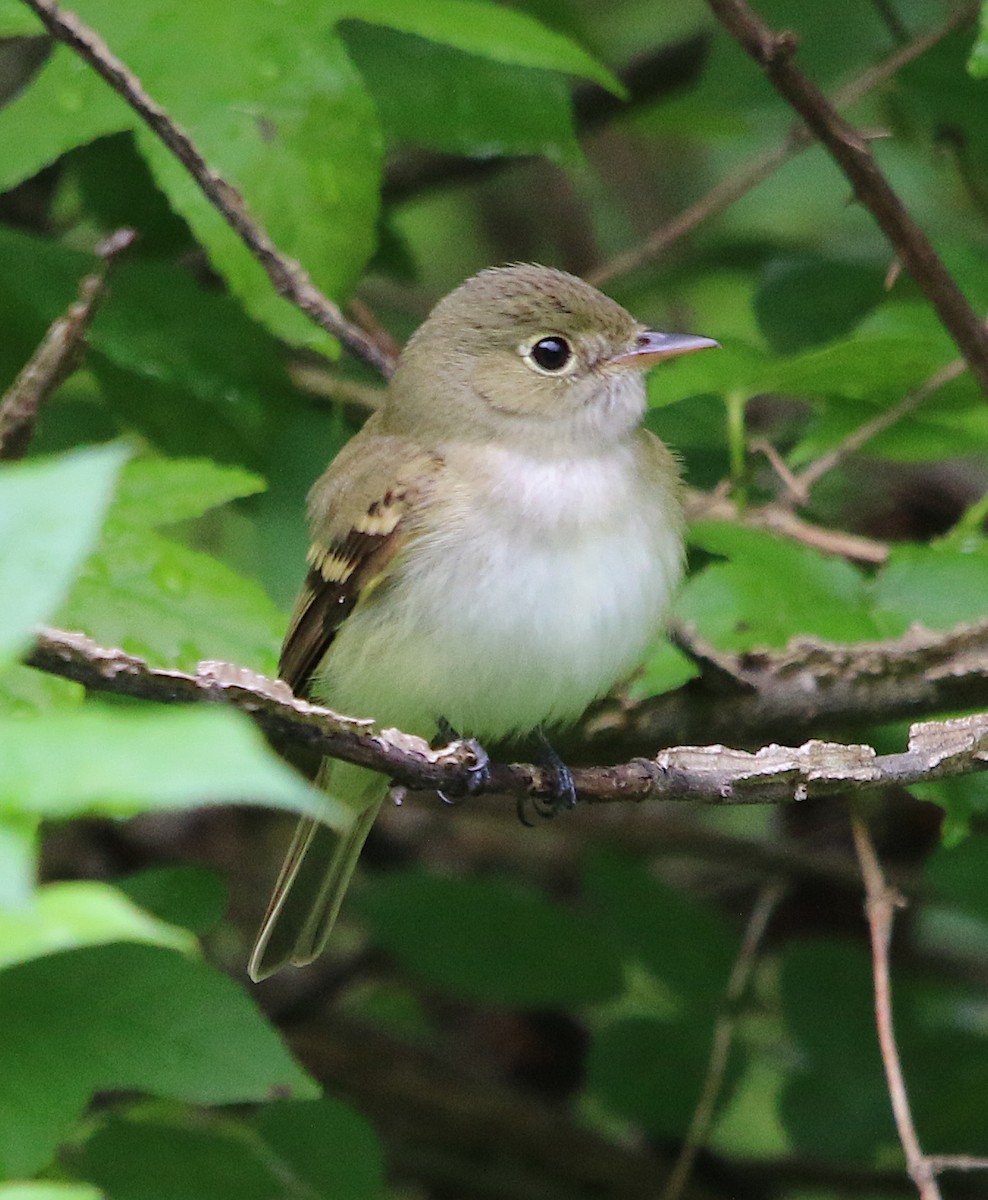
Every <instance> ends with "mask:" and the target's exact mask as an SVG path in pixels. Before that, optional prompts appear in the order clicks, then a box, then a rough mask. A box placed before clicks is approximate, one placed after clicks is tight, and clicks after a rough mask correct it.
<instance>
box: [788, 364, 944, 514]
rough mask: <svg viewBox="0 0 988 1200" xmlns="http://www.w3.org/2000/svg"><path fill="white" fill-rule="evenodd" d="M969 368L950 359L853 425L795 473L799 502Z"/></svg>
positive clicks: (796, 493) (804, 499) (803, 501)
mask: <svg viewBox="0 0 988 1200" xmlns="http://www.w3.org/2000/svg"><path fill="white" fill-rule="evenodd" d="M966 370H967V363H966V362H965V361H964V360H963V359H962V358H957V359H954V361H953V362H950V363H947V365H946V366H945V367H941V368H940V370H939V371H937V372H936V373H935V374H933V375H931V376H930V378H929V379H927V380H926V381H925V382H924V383H921V384H920V385H919V387H917V388H913V390H912V391H911V392H907V393H906V394H905V396H903V397H902V399H901V400H900V401H899V402H898V403H897V404H893V405H892V407H891V408H889V409H886V411H885V412H882V413H879V414H878V415H877V416H876V417H873V418H872V419H871V420H870V421H865V422H864V424H863V425H859V426H858V427H857V429H852V430H851V432H850V433H849V434H848V435H847V437H845V438H842V439H841V441H840V442H838V443H837V445H836V446H834V448H833V449H832V450H828V451H827V453H826V454H822V455H821V456H820V457H819V458H818V459H816V460H815V461H814V462H811V463H810V465H809V466H808V467H804V468H803V470H802V471H800V472H799V474H798V475H797V476H796V477H795V480H794V483H795V485H796V487H795V493H794V494H795V495H796V498H797V499H798V500H799V502H800V503H801V504H805V503H806V498H807V496H808V495H809V493H810V491H811V490H812V489H813V487H814V486H815V485H816V484H817V483H818V482H819V481H820V480H821V479H822V478H823V476H824V475H826V474H827V473H828V472H829V471H832V470H833V469H834V467H836V466H838V465H839V464H840V463H842V462H843V461H844V459H845V458H847V457H848V456H849V455H851V454H856V453H857V452H858V451H859V450H860V449H861V447H862V446H864V445H866V444H867V443H868V442H870V441H871V439H872V438H875V437H878V435H879V434H880V433H884V432H885V430H886V429H891V428H892V426H893V425H896V424H898V422H899V421H901V420H903V419H904V418H905V417H907V416H909V414H910V413H911V412H915V410H916V409H917V408H919V406H920V405H921V404H923V403H925V401H927V400H929V398H930V397H931V396H932V395H934V394H935V393H936V392H938V391H939V390H940V388H942V387H944V386H946V384H948V383H951V382H952V381H953V380H955V379H959V378H960V376H961V375H963V374H964V372H965V371H966Z"/></svg>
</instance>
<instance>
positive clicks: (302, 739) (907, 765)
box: [26, 630, 988, 804]
mask: <svg viewBox="0 0 988 1200" xmlns="http://www.w3.org/2000/svg"><path fill="white" fill-rule="evenodd" d="M26 661H27V662H28V663H29V664H30V665H31V666H35V667H38V668H40V669H41V670H45V671H48V672H50V673H52V674H56V675H62V676H64V677H65V678H68V679H74V680H75V681H76V682H78V683H81V684H83V685H84V686H85V687H87V688H89V689H90V690H93V691H105V692H115V693H120V694H124V695H128V696H134V697H139V698H142V699H146V700H157V701H161V702H171V703H190V702H195V701H199V702H201V701H204V700H213V701H216V700H219V701H223V702H225V703H227V704H230V705H231V706H232V707H234V708H238V709H240V710H241V711H243V712H247V713H249V714H250V715H251V716H252V717H253V718H254V719H255V720H256V721H257V723H258V724H259V725H260V726H261V728H262V729H264V731H265V732H266V733H267V734H268V735H269V736H270V737H271V738H272V739H273V740H275V741H276V742H279V741H280V742H284V743H286V744H294V745H299V746H306V747H308V748H309V749H310V750H312V751H315V752H318V753H319V754H322V755H328V756H329V757H332V758H340V759H342V760H343V761H345V762H351V763H356V764H357V765H358V766H364V767H370V768H371V769H373V770H376V771H380V772H382V773H383V774H386V775H387V776H388V777H389V778H390V779H392V780H393V781H394V782H396V783H398V784H402V785H404V786H405V787H408V788H410V789H413V790H414V789H417V790H423V789H427V790H433V789H437V788H438V789H440V790H441V791H443V792H445V793H446V794H447V795H463V794H466V793H471V794H479V793H481V792H493V793H496V794H499V795H510V796H514V797H519V796H539V797H546V796H548V797H551V796H553V795H555V794H556V782H555V774H554V772H553V771H551V770H546V769H544V768H542V767H535V766H531V765H529V764H525V763H514V764H503V763H492V764H491V765H490V766H489V767H488V768H486V770H485V771H484V772H483V773H481V772H479V771H478V768H477V759H476V748H475V746H474V745H473V744H472V743H470V742H459V741H455V742H452V743H450V745H448V746H444V747H442V748H440V749H438V750H434V749H432V748H430V746H429V745H428V744H427V743H426V742H424V741H423V740H422V739H421V738H417V737H412V736H410V735H408V734H404V733H401V732H400V731H398V730H377V729H375V728H374V726H373V723H372V722H370V721H366V720H361V719H357V718H353V717H346V716H341V715H340V714H339V713H334V712H332V711H331V710H329V709H326V708H321V707H319V706H318V705H314V704H309V703H308V702H307V701H304V700H300V699H298V698H297V697H295V696H293V695H292V694H291V692H290V691H289V689H288V687H287V686H286V685H285V684H284V683H282V682H281V681H273V680H270V679H265V678H264V677H263V676H260V675H257V674H256V673H254V672H252V671H248V670H246V669H244V668H242V667H235V666H232V665H231V664H229V663H201V664H200V666H199V670H198V671H197V672H196V674H194V675H192V674H189V673H187V672H184V671H173V670H161V669H156V668H152V667H149V666H148V664H147V663H146V662H145V661H144V660H143V659H141V658H137V657H135V656H133V655H129V654H125V653H124V652H123V651H122V650H115V649H108V648H106V647H103V646H99V645H97V644H96V643H95V642H93V641H91V640H90V639H89V638H86V637H84V636H83V635H82V634H69V633H65V632H63V631H60V630H46V631H44V632H42V633H41V634H40V635H39V637H38V641H37V643H36V645H35V647H34V649H33V651H32V652H31V653H30V654H29V655H28V656H27V659H26ZM805 683H806V680H805V679H804V680H803V685H804V686H805ZM985 770H988V713H980V714H977V715H974V716H970V717H957V718H953V719H951V720H946V721H928V722H920V723H918V724H915V725H913V726H912V727H911V728H910V731H909V744H908V747H907V749H905V750H903V751H901V752H899V753H897V754H878V753H877V752H876V751H875V750H874V748H873V747H871V746H868V745H843V744H841V743H838V742H822V741H813V740H811V741H808V742H806V743H805V744H804V745H802V746H797V747H793V746H779V745H775V744H774V743H773V744H772V745H769V746H764V747H763V748H762V749H760V750H758V751H757V752H756V753H754V754H752V753H749V752H747V751H744V750H732V749H729V748H727V747H725V746H720V745H715V746H677V747H673V748H672V749H668V750H662V751H661V752H660V753H659V754H657V755H655V757H654V758H636V759H633V760H632V761H631V762H626V763H621V764H619V765H617V766H613V767H575V768H574V769H573V771H572V775H573V782H574V784H575V786H576V790H577V793H578V794H579V796H580V797H581V798H582V799H583V800H585V801H587V802H589V803H598V804H599V803H614V802H623V801H629V800H635V801H638V800H659V799H662V800H680V801H689V802H693V803H706V804H781V803H791V802H792V801H798V800H803V799H805V798H807V797H809V796H824V795H834V794H837V793H845V792H847V791H856V790H860V789H863V788H874V787H881V786H887V785H891V784H898V785H901V786H907V785H909V784H913V783H918V782H921V781H923V782H925V781H929V780H932V779H941V778H945V777H947V776H953V775H966V774H970V773H972V772H976V771H985Z"/></svg>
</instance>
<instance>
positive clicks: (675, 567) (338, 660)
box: [325, 445, 682, 738]
mask: <svg viewBox="0 0 988 1200" xmlns="http://www.w3.org/2000/svg"><path fill="white" fill-rule="evenodd" d="M636 454H637V449H636V447H635V446H633V445H629V446H624V447H620V448H618V449H616V450H615V451H614V452H612V453H610V454H608V455H607V456H599V457H593V458H583V459H577V460H567V461H550V462H544V461H535V460H532V459H528V458H525V459H524V460H522V459H521V458H520V457H519V456H518V454H517V452H513V451H498V452H497V453H496V454H495V453H491V454H488V455H485V458H484V463H483V468H482V470H480V473H479V474H478V468H477V465H476V463H475V462H472V461H471V462H468V463H464V464H463V465H462V470H463V471H467V470H469V471H471V472H472V473H473V474H472V476H471V478H470V485H469V487H468V488H461V489H459V491H458V492H456V493H454V495H453V496H452V498H451V500H450V503H449V505H448V509H447V510H446V511H445V512H444V513H443V515H442V519H441V520H439V521H437V528H438V532H435V533H432V534H428V535H426V536H425V537H423V538H422V539H420V540H419V541H417V542H416V543H415V545H414V546H413V548H412V551H411V552H410V553H409V555H408V558H407V562H406V564H405V566H404V568H403V570H402V571H401V572H400V573H399V574H398V575H397V577H396V578H395V580H394V582H393V583H392V584H391V585H385V586H388V594H387V595H386V596H382V597H381V598H380V601H379V602H378V603H376V604H371V605H368V606H367V607H366V609H365V610H363V611H361V609H358V610H357V611H355V612H354V613H353V614H352V616H351V617H350V618H349V619H348V620H347V621H346V622H345V623H344V626H343V629H342V630H341V631H340V633H339V635H338V637H337V640H336V643H334V646H333V650H332V652H331V654H330V656H329V659H330V661H329V662H328V663H327V668H328V670H327V674H326V678H325V685H326V692H327V699H328V700H329V701H330V702H331V703H334V704H335V705H336V706H337V707H339V708H341V709H343V710H344V711H347V712H353V713H354V714H356V715H371V716H374V717H375V718H376V719H377V720H378V722H379V723H383V724H396V725H399V726H402V727H404V728H407V729H410V730H412V731H415V730H423V731H425V730H427V729H429V728H431V725H432V722H433V721H434V719H435V718H436V717H438V716H443V717H445V718H446V719H447V720H448V721H449V722H450V723H451V724H452V725H453V727H454V728H456V729H458V730H460V731H461V732H463V733H469V734H472V735H475V736H477V737H480V738H485V737H486V738H497V737H501V736H504V735H506V734H508V733H510V732H514V731H526V730H530V729H532V728H534V727H535V726H536V725H539V724H547V725H551V724H553V723H556V722H561V721H566V720H571V719H574V718H576V717H577V716H579V714H580V713H581V712H582V711H583V710H584V709H585V708H586V706H587V705H588V704H589V703H590V701H591V700H593V699H594V698H595V697H597V696H599V695H602V694H603V693H604V692H605V691H606V690H607V689H608V688H609V687H610V686H611V685H612V684H613V683H614V682H615V681H616V680H617V679H619V678H621V677H622V676H623V675H625V674H627V673H628V672H629V671H630V670H631V669H632V668H633V667H634V666H635V665H636V664H637V663H638V662H639V661H640V660H641V657H642V655H643V653H644V650H645V648H646V646H647V644H648V642H649V640H650V639H651V638H652V637H653V636H654V635H655V633H656V632H657V630H658V628H659V625H660V623H661V619H662V615H663V613H664V612H665V610H666V607H667V605H668V602H669V599H670V596H671V593H672V590H673V588H674V587H675V585H676V583H677V581H678V578H679V574H680V569H681V554H682V549H681V540H680V533H679V528H678V524H677V523H674V522H671V521H670V519H669V515H668V514H669V511H670V506H671V505H672V504H673V501H672V498H671V497H670V495H669V493H668V491H667V489H666V487H665V486H664V485H661V484H657V483H656V484H651V485H643V484H642V482H641V474H640V472H639V471H637V470H636V469H635V455H636ZM451 458H452V461H449V462H448V467H449V469H450V470H451V471H452V472H455V471H456V470H457V469H460V464H458V463H457V461H456V458H455V455H454V456H451ZM478 498H482V503H478Z"/></svg>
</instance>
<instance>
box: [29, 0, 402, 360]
mask: <svg viewBox="0 0 988 1200" xmlns="http://www.w3.org/2000/svg"><path fill="white" fill-rule="evenodd" d="M24 3H25V4H26V5H27V6H28V7H29V8H30V9H32V11H33V12H35V13H37V15H38V17H39V18H40V19H41V20H42V21H43V22H44V25H45V27H46V28H47V30H48V32H49V33H50V34H51V35H52V37H55V38H57V39H58V40H59V41H60V42H64V43H65V45H67V46H69V47H70V48H71V49H72V50H74V51H75V52H76V54H78V55H79V57H80V58H82V59H84V60H85V61H86V62H87V63H89V65H90V66H91V67H92V68H93V70H94V71H96V72H97V73H98V74H99V75H100V76H101V77H102V78H103V79H105V80H106V82H107V83H108V84H109V85H110V87H111V88H113V90H114V91H115V92H116V93H117V94H118V95H119V96H122V97H123V99H124V100H126V101H127V103H128V104H129V105H130V107H131V108H132V109H133V110H134V112H136V113H137V115H138V116H139V117H140V118H141V120H142V121H144V123H145V124H146V125H147V126H148V127H149V128H150V129H151V130H152V131H153V132H154V133H155V134H156V135H157V136H158V137H159V138H160V139H161V141H162V142H164V144H165V145H166V146H167V147H168V149H169V150H171V152H172V154H174V155H175V157H176V158H177V159H178V160H179V162H181V163H182V165H183V166H184V167H185V169H186V170H187V171H188V172H189V174H190V175H191V176H192V178H193V179H194V180H195V181H196V183H197V184H198V185H199V188H200V190H201V191H202V194H203V195H204V196H205V197H206V199H207V200H208V201H209V202H210V203H211V204H212V205H213V206H214V207H215V208H216V209H217V210H218V211H219V212H220V213H221V215H222V216H223V218H224V219H225V220H226V222H227V224H228V225H229V226H230V228H231V229H233V230H234V232H236V233H237V234H238V236H239V237H240V240H241V241H242V242H243V243H244V245H245V246H246V247H247V249H248V250H249V251H250V252H251V254H253V256H254V257H255V258H256V259H257V261H258V262H259V263H260V264H261V266H262V267H263V268H264V270H265V271H266V272H267V275H268V278H269V279H270V280H271V283H272V285H273V286H274V288H275V290H276V291H277V292H278V294H279V295H280V296H283V297H284V298H285V299H286V300H288V301H290V302H291V303H292V304H294V305H295V307H296V308H298V309H299V310H300V311H302V312H303V313H305V315H306V316H307V317H309V318H310V320H312V321H313V322H314V323H315V324H316V325H318V326H319V327H320V328H321V329H325V330H326V331H327V332H328V333H331V334H332V335H333V336H334V337H336V338H338V339H339V340H340V342H341V343H342V344H343V345H344V346H345V347H346V348H347V350H349V351H350V352H351V354H354V355H356V357H357V358H360V359H362V360H363V361H364V362H366V363H369V364H370V366H372V367H374V368H375V369H376V370H378V371H380V373H381V374H382V375H383V376H384V377H385V378H388V377H389V376H390V375H391V373H392V372H393V370H394V365H395V362H394V357H393V355H392V354H391V352H390V349H389V348H386V347H384V346H382V345H381V344H380V343H379V342H378V341H377V340H375V339H374V338H373V337H371V336H370V335H369V334H367V333H365V332H364V330H363V329H361V328H360V327H359V326H358V325H355V324H354V323H353V322H351V321H348V320H347V319H346V317H344V315H343V313H342V312H341V311H340V309H339V308H338V307H337V305H335V304H334V303H333V302H332V301H331V300H329V299H328V298H327V297H326V296H324V295H323V294H322V292H320V291H319V289H318V288H317V287H316V286H315V284H314V283H313V282H312V280H311V279H310V278H309V275H308V273H307V272H306V271H305V270H304V269H303V268H302V267H301V266H300V265H299V264H298V263H297V262H295V261H294V260H293V259H290V258H288V257H287V256H286V255H284V254H282V253H281V251H280V250H279V249H278V247H277V246H276V245H275V244H274V242H273V241H272V240H271V238H270V237H269V235H268V233H267V231H266V230H265V229H264V228H263V227H262V226H261V225H260V223H259V222H258V221H257V220H256V219H255V218H254V217H252V216H251V215H250V213H249V212H248V210H247V206H246V204H245V203H244V200H243V197H242V196H241V195H240V193H239V192H238V191H237V190H236V188H234V187H233V186H232V185H231V184H230V183H228V182H227V180H226V179H224V178H223V176H221V175H219V174H218V173H217V172H216V171H214V170H213V169H212V167H210V165H209V164H208V163H207V162H206V160H205V159H204V158H203V156H202V154H201V153H200V152H199V150H198V148H197V147H196V145H195V143H194V142H193V141H192V139H191V138H190V137H189V135H188V134H187V133H186V132H185V131H184V130H183V129H181V128H180V127H179V126H178V125H176V123H175V122H174V121H173V120H172V118H171V116H170V115H169V114H168V113H167V112H166V111H165V109H163V108H162V107H161V105H160V104H158V103H157V102H156V101H155V100H154V99H152V97H151V96H149V95H148V93H147V92H146V91H145V90H144V87H143V86H142V84H141V81H140V80H139V79H138V77H137V76H136V75H135V74H134V72H133V71H131V70H130V68H129V67H128V66H127V65H126V63H124V62H122V61H121V60H120V59H119V58H117V56H116V55H115V54H114V53H113V51H112V50H110V48H109V46H107V44H106V42H104V41H103V39H102V38H101V37H100V36H99V34H97V33H96V32H95V31H94V30H92V29H90V28H89V26H88V25H86V24H84V23H83V22H82V21H80V20H79V18H78V17H77V16H76V15H75V14H74V13H70V12H65V11H64V10H62V9H60V8H59V7H58V4H57V2H56V0H24Z"/></svg>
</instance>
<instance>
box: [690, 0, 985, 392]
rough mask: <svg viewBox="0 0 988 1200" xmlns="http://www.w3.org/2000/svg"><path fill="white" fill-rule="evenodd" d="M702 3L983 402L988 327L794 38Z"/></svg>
mask: <svg viewBox="0 0 988 1200" xmlns="http://www.w3.org/2000/svg"><path fill="white" fill-rule="evenodd" d="M707 2H708V4H709V7H710V9H711V11H712V12H713V14H714V15H715V16H716V17H717V19H718V20H719V21H720V22H721V24H722V25H723V26H724V27H725V29H727V30H728V32H729V33H731V34H732V35H733V36H734V37H735V38H736V39H737V41H738V43H739V44H740V45H741V46H742V47H743V48H744V50H745V51H746V52H747V53H748V54H749V55H750V57H751V58H752V59H753V60H754V61H755V62H756V63H757V64H758V66H760V67H761V68H762V70H763V71H764V72H765V75H766V76H767V78H768V80H769V82H770V83H771V84H772V85H773V87H775V89H776V91H778V92H779V94H780V95H781V96H783V98H784V99H786V100H787V101H788V102H789V103H790V104H791V105H792V107H793V108H794V109H795V110H796V112H797V113H799V115H800V116H801V117H802V118H803V120H804V121H805V122H806V124H807V126H808V127H809V128H810V130H811V131H812V132H813V134H814V135H815V137H816V138H817V140H818V141H819V142H820V144H821V145H822V146H823V147H824V149H825V150H827V152H828V153H829V154H830V156H831V157H832V158H833V160H834V161H835V162H836V163H837V165H838V167H840V169H841V170H842V171H843V173H844V175H845V176H846V177H847V179H848V180H849V182H850V183H851V186H852V187H853V189H854V193H855V195H856V197H857V199H858V200H859V201H860V202H861V204H862V205H864V207H865V208H867V209H868V211H869V212H870V213H871V215H872V216H873V217H874V218H875V221H876V222H877V223H878V225H879V227H880V228H881V230H882V232H883V233H884V234H885V236H886V238H888V240H889V243H890V244H891V246H892V248H893V250H894V251H895V254H896V257H897V258H898V259H899V260H900V261H901V262H902V265H903V266H904V267H905V269H906V270H907V271H908V272H909V274H910V275H911V276H912V277H913V279H914V280H915V282H916V285H917V286H918V287H919V289H920V291H922V293H923V294H924V296H925V297H926V299H927V300H928V301H929V302H930V305H931V306H932V307H933V309H934V310H935V312H936V314H937V316H938V317H939V318H940V321H941V323H942V324H943V326H944V328H945V329H946V330H947V331H948V333H949V334H950V335H951V337H952V338H953V339H954V341H955V343H956V344H957V348H958V349H959V350H960V352H961V355H962V356H963V358H964V359H965V361H966V362H967V364H968V366H969V367H970V368H971V373H972V375H973V376H974V377H975V379H976V380H977V381H978V386H979V387H980V388H981V390H982V392H983V393H984V394H985V396H986V397H988V329H986V328H985V326H984V323H983V322H982V320H981V319H980V317H979V316H978V314H977V313H976V312H975V311H974V309H973V308H972V307H971V305H970V304H969V303H968V302H967V299H966V298H965V296H964V293H963V292H962V291H961V290H960V288H959V287H958V286H957V283H956V282H955V280H954V278H953V276H952V275H951V274H950V272H949V271H948V270H947V268H946V267H945V266H944V264H943V262H942V261H941V260H940V258H939V256H938V255H937V253H936V251H935V250H934V248H933V246H932V244H931V242H930V240H929V238H928V237H927V236H926V233H925V232H924V230H923V229H922V228H921V227H920V225H919V224H917V222H916V221H915V220H914V219H913V217H912V216H911V214H910V213H909V211H908V210H907V208H906V206H905V205H904V204H903V203H902V201H901V199H900V198H899V196H898V194H897V193H896V192H895V190H894V189H893V188H892V186H891V185H890V184H889V182H888V180H887V179H886V178H885V176H884V175H883V174H882V172H881V171H880V170H879V168H878V165H877V164H876V162H875V160H874V158H873V157H872V155H871V151H870V150H869V148H868V143H867V141H866V140H865V138H864V137H863V136H862V134H861V131H860V130H858V129H855V128H854V126H852V125H850V124H848V122H847V121H845V120H844V118H843V117H841V116H840V114H839V113H838V112H837V110H836V109H835V108H834V107H833V105H832V104H831V103H830V101H829V100H827V98H826V96H824V94H823V92H821V91H820V89H819V88H818V87H817V86H816V84H814V83H813V82H811V81H810V80H809V79H808V78H807V77H806V76H805V75H804V74H803V73H802V72H801V71H800V70H799V69H798V68H797V67H796V66H795V65H794V63H793V57H794V55H795V53H796V46H797V39H796V37H795V36H794V35H793V34H792V33H789V32H783V33H776V32H775V31H774V30H772V29H770V28H769V27H768V26H767V25H766V24H765V23H764V22H762V21H761V20H760V19H759V18H758V17H757V16H756V15H755V13H754V12H753V11H752V9H751V8H750V7H749V6H748V5H747V4H746V3H745V2H744V0H707Z"/></svg>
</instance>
